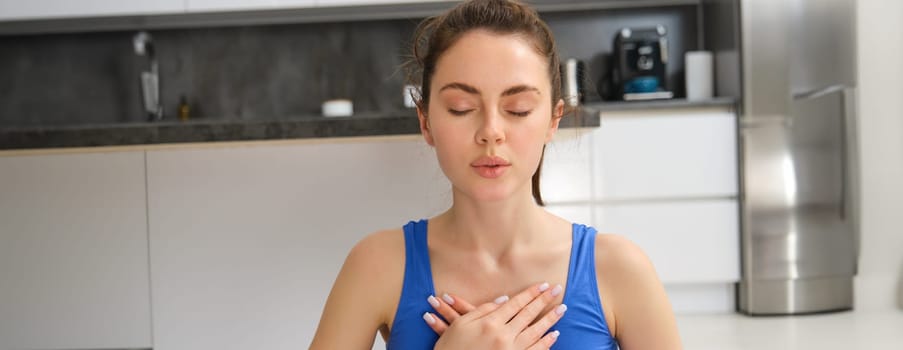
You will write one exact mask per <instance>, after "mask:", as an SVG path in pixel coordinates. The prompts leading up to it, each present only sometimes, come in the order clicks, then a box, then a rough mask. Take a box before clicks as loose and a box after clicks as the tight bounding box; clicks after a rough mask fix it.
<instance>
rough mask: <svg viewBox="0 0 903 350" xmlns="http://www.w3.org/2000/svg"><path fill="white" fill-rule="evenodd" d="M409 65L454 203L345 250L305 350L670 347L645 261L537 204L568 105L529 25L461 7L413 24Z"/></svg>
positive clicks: (668, 316) (547, 47)
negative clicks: (377, 344)
mask: <svg viewBox="0 0 903 350" xmlns="http://www.w3.org/2000/svg"><path fill="white" fill-rule="evenodd" d="M413 56H414V60H413V68H414V74H412V76H415V77H417V76H419V79H414V80H416V81H414V82H413V83H415V84H417V85H419V86H422V91H421V94H420V95H421V96H422V98H420V100H419V101H418V108H417V114H418V118H419V120H420V130H421V133H422V134H423V137H424V139H425V140H426V142H427V143H428V144H429V145H430V146H432V147H434V148H435V151H436V156H437V158H438V160H439V165H440V167H441V168H442V171H443V172H444V173H445V175H446V176H447V177H448V179H449V181H450V182H451V184H452V193H453V204H452V206H451V208H449V209H448V210H447V211H446V212H444V213H442V214H440V215H438V216H436V217H433V218H430V219H429V220H420V221H417V222H410V223H408V224H407V225H405V226H404V228H402V229H396V230H388V231H382V232H376V233H374V234H371V235H370V236H368V237H366V238H364V239H363V240H361V241H360V242H359V243H358V244H357V245H356V246H355V247H354V248H353V249H352V250H351V252H350V253H349V254H348V257H347V259H346V261H345V264H344V266H343V267H342V270H341V272H340V273H339V276H338V278H337V279H336V282H335V285H334V286H333V289H332V292H331V293H330V296H329V298H328V300H327V302H326V307H325V309H324V312H323V316H322V318H321V320H320V325H319V327H318V329H317V333H316V335H315V337H314V340H313V343H312V344H311V348H312V349H369V348H370V347H371V346H372V342H373V336H374V332H376V331H377V330H378V331H379V332H380V333H381V334H382V336H383V338H384V339H386V343H387V347H388V348H389V349H430V348H435V349H468V350H470V349H549V348H553V349H613V348H616V347H617V344H619V345H620V347H621V348H623V349H629V350H633V349H657V350H660V349H678V348H680V340H679V336H678V333H677V327H676V322H675V320H674V316H673V314H672V312H671V308H670V305H669V303H668V300H667V297H666V295H665V292H664V289H663V287H662V285H661V283H660V282H659V280H658V278H657V276H656V274H655V270H654V268H653V267H652V265H651V263H650V262H649V259H648V258H647V257H646V256H645V255H644V254H643V252H642V251H640V249H638V248H637V247H636V246H635V245H633V244H632V243H630V242H629V241H627V240H625V239H624V238H621V237H618V236H615V235H610V234H603V235H597V234H596V232H595V230H594V229H592V228H590V227H586V226H583V225H579V224H572V223H570V222H568V221H566V220H564V219H562V218H559V217H557V216H555V215H552V214H550V213H548V212H546V211H545V210H544V209H543V208H542V206H541V205H542V198H541V196H540V194H539V182H538V181H539V168H540V165H541V162H542V155H543V150H544V149H545V144H546V143H548V142H549V141H550V140H552V137H553V136H554V134H555V132H556V131H557V129H558V122H559V120H560V118H561V117H562V115H563V114H564V102H563V100H562V96H561V89H560V85H561V77H560V73H559V58H558V55H557V54H556V48H555V44H554V40H553V38H552V35H551V32H550V31H549V29H548V27H547V26H546V25H545V23H543V22H542V21H541V20H540V19H539V17H538V15H537V14H536V12H535V11H533V10H532V9H530V8H528V7H526V6H524V5H523V4H520V3H518V2H516V1H506V0H485V1H469V2H465V3H462V4H460V5H458V6H457V7H455V8H453V9H451V10H449V11H448V12H446V13H445V14H443V15H441V16H437V17H433V18H429V19H427V20H425V21H424V22H423V23H421V25H420V26H419V27H418V30H417V34H416V35H415V40H414V50H413ZM436 292H441V293H442V294H438V295H437V293H436ZM509 295H510V296H511V297H509ZM473 305H479V306H477V307H474V306H473Z"/></svg>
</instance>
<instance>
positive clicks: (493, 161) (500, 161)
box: [470, 156, 511, 167]
mask: <svg viewBox="0 0 903 350" xmlns="http://www.w3.org/2000/svg"><path fill="white" fill-rule="evenodd" d="M508 165H511V163H509V162H508V161H507V160H505V158H502V157H497V156H484V157H480V159H477V160H476V161H474V162H473V163H470V166H473V167H481V166H489V167H492V166H508Z"/></svg>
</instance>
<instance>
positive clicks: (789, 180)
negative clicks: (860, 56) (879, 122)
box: [736, 0, 892, 315]
mask: <svg viewBox="0 0 903 350" xmlns="http://www.w3.org/2000/svg"><path fill="white" fill-rule="evenodd" d="M736 6H737V7H738V8H737V10H738V13H737V14H736V16H738V17H739V22H740V23H739V28H740V32H739V39H740V40H739V42H740V53H739V55H740V62H741V63H740V67H742V68H741V70H742V74H741V83H740V84H741V85H742V89H741V91H742V92H741V96H742V98H741V100H742V102H741V107H740V119H739V130H740V133H739V135H740V145H739V146H740V147H739V149H740V159H741V165H740V166H741V169H740V174H741V179H740V183H741V191H740V192H741V222H742V228H741V235H742V237H741V244H742V246H741V249H742V254H741V255H742V281H741V282H740V284H739V285H738V288H737V297H738V298H737V303H738V310H739V311H740V312H743V313H747V314H752V315H774V314H802V313H815V312H827V311H839V310H848V309H851V308H852V307H853V277H854V275H855V274H856V269H857V260H858V250H859V248H858V242H859V238H858V236H859V234H858V232H859V229H858V227H859V225H858V204H857V202H858V201H857V197H858V193H859V191H858V179H857V174H858V169H859V167H858V161H857V158H858V157H857V153H858V150H857V147H856V145H857V135H856V119H857V116H856V106H855V99H856V81H857V79H856V25H855V24H856V22H855V17H856V15H855V14H856V4H855V0H739V3H737V5H736ZM890 39H891V38H889V40H890ZM888 64H892V63H891V62H888Z"/></svg>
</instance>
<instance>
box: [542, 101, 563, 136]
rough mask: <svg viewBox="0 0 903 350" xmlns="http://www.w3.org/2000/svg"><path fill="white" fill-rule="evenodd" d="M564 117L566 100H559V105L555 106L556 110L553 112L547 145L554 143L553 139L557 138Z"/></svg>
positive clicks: (547, 133) (547, 134)
mask: <svg viewBox="0 0 903 350" xmlns="http://www.w3.org/2000/svg"><path fill="white" fill-rule="evenodd" d="M563 116H564V100H558V103H556V104H555V108H554V110H553V112H552V120H551V121H550V122H549V130H548V131H547V132H546V143H549V142H550V141H552V138H553V137H555V132H557V131H558V123H559V122H560V121H561V117H563Z"/></svg>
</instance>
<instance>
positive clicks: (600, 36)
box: [0, 6, 698, 127]
mask: <svg viewBox="0 0 903 350" xmlns="http://www.w3.org/2000/svg"><path fill="white" fill-rule="evenodd" d="M696 16H697V13H696V7H694V6H666V7H660V8H638V9H623V10H593V11H579V12H578V11H570V12H556V13H549V14H544V15H543V17H544V18H545V19H546V20H547V22H548V24H549V26H550V27H551V29H552V31H553V32H554V34H555V36H556V39H557V41H558V48H559V52H560V54H561V57H562V59H566V58H571V57H573V58H578V59H581V60H584V61H585V62H587V66H588V68H587V70H588V72H587V74H588V76H589V78H588V80H589V81H588V82H587V90H588V92H587V100H599V99H600V98H599V97H598V94H597V93H596V91H595V85H596V84H597V82H598V80H599V78H600V77H601V76H602V75H603V74H602V73H603V72H604V71H607V70H608V68H607V67H608V66H609V65H610V63H609V58H608V57H609V55H610V52H611V46H612V40H613V38H614V35H615V33H617V31H618V30H619V29H620V28H621V27H652V26H655V25H657V24H661V25H664V26H665V27H666V28H668V30H669V34H668V38H669V45H670V51H671V53H672V54H671V61H670V62H669V66H668V69H667V72H668V75H669V77H670V80H671V82H670V86H672V87H673V88H674V90H675V93H676V95H677V96H682V95H683V88H682V87H683V85H684V84H683V80H682V79H683V78H682V76H683V73H682V66H683V62H682V60H683V55H682V53H683V52H684V51H686V50H690V49H696V48H697V45H698V43H697V36H696ZM418 21H419V19H399V20H383V21H356V22H335V23H308V24H283V25H256V26H240V27H222V28H186V29H167V30H154V31H150V34H151V35H152V36H153V42H154V43H155V48H156V53H157V57H158V62H159V69H160V85H161V98H162V102H163V107H164V114H165V115H166V116H165V117H164V119H169V120H174V119H175V116H176V115H177V113H176V111H177V108H178V104H179V100H180V98H181V96H185V97H186V98H187V100H188V103H189V104H190V105H191V106H192V117H193V118H194V119H229V120H248V119H257V120H259V119H268V120H271V119H282V118H292V117H299V116H312V115H319V114H320V105H321V103H322V102H323V101H324V100H328V99H334V98H350V99H352V101H353V102H354V111H355V113H361V112H370V113H393V112H397V111H399V110H403V109H404V106H403V99H402V85H403V84H404V73H403V71H402V70H401V69H400V66H401V64H402V63H403V62H404V60H405V59H406V58H407V55H408V45H409V44H410V41H411V36H412V33H413V31H414V28H415V26H416V24H417V23H418ZM136 32H137V30H135V31H115V32H95V33H68V34H47V35H19V36H0V47H2V48H3V50H2V51H0V127H36V126H59V125H81V124H106V123H122V122H143V121H145V119H146V117H145V116H144V114H143V113H142V110H143V107H142V102H141V99H140V96H141V90H140V88H139V83H138V76H139V74H140V72H141V71H142V70H147V69H148V68H147V64H148V62H147V59H146V57H143V56H138V55H136V54H135V52H134V50H133V48H132V37H133V36H134V35H135V33H136Z"/></svg>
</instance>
